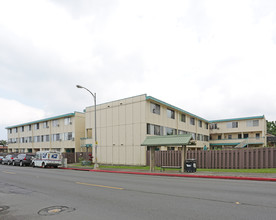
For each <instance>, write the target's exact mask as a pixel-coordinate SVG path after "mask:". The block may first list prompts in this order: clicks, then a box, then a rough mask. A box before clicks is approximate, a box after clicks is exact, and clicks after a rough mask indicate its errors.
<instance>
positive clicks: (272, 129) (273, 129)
mask: <svg viewBox="0 0 276 220" xmlns="http://www.w3.org/2000/svg"><path fill="white" fill-rule="evenodd" d="M266 122H267V133H268V134H272V135H275V136H276V121H266Z"/></svg>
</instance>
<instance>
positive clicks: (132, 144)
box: [86, 95, 146, 165]
mask: <svg viewBox="0 0 276 220" xmlns="http://www.w3.org/2000/svg"><path fill="white" fill-rule="evenodd" d="M145 102H146V101H145V96H144V95H141V96H136V97H132V98H128V99H122V100H118V101H113V102H109V103H105V104H101V105H98V106H97V139H98V162H99V163H104V164H128V165H145V164H146V148H145V147H142V146H140V144H141V143H142V142H143V141H144V139H145V134H146V123H145ZM94 123H95V121H94V107H93V106H92V107H88V108H86V129H89V128H92V130H93V132H92V139H91V143H92V144H93V152H94V153H93V154H94V155H95V148H94V146H95V137H94V136H95V135H94V132H95V131H94Z"/></svg>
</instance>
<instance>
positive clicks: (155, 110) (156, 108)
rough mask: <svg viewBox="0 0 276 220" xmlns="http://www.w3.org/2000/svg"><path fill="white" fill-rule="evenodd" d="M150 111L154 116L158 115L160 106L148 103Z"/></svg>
mask: <svg viewBox="0 0 276 220" xmlns="http://www.w3.org/2000/svg"><path fill="white" fill-rule="evenodd" d="M150 111H151V112H152V113H154V114H158V115H160V105H158V104H155V103H150Z"/></svg>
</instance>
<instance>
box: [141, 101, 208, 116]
mask: <svg viewBox="0 0 276 220" xmlns="http://www.w3.org/2000/svg"><path fill="white" fill-rule="evenodd" d="M146 100H152V101H154V102H158V103H160V104H162V105H166V106H168V107H169V108H172V109H175V110H177V111H180V112H182V113H184V114H187V115H190V116H193V117H195V118H198V119H200V120H202V121H205V122H209V121H208V120H206V119H204V118H201V117H199V116H197V115H194V114H192V113H190V112H187V111H185V110H183V109H181V108H178V107H175V106H173V105H171V104H168V103H166V102H163V101H161V100H159V99H157V98H154V97H152V96H146Z"/></svg>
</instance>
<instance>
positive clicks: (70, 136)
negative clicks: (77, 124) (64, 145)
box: [64, 132, 73, 141]
mask: <svg viewBox="0 0 276 220" xmlns="http://www.w3.org/2000/svg"><path fill="white" fill-rule="evenodd" d="M72 139H73V132H66V133H64V140H65V141H69V140H72Z"/></svg>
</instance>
